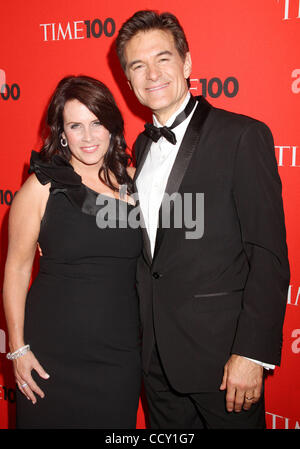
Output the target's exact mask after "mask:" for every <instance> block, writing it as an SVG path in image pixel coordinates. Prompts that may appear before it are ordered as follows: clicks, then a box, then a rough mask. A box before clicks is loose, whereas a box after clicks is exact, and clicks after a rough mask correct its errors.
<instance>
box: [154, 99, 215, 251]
mask: <svg viewBox="0 0 300 449" xmlns="http://www.w3.org/2000/svg"><path fill="white" fill-rule="evenodd" d="M197 100H198V102H199V104H198V105H197V108H196V110H195V112H194V114H193V117H192V119H191V121H190V123H189V126H188V128H187V130H186V133H185V135H184V138H183V140H182V142H181V145H180V148H179V150H178V154H177V157H176V159H175V162H174V165H173V167H172V170H171V173H170V176H169V179H168V182H167V186H166V190H165V194H167V195H172V194H173V193H176V192H178V190H179V187H180V184H181V182H182V180H183V177H184V175H185V172H186V170H187V167H188V165H189V163H190V160H191V157H192V155H193V153H194V151H195V148H196V147H197V144H198V142H199V140H200V137H201V134H202V128H203V124H204V122H205V120H206V118H207V116H208V114H209V111H210V109H211V105H210V104H209V103H208V102H207V101H206V100H205V99H204V98H203V97H199V98H197ZM163 204H164V200H163V201H162V204H161V206H160V210H159V219H158V226H159V224H161V223H162V222H163V221H162V219H163V217H162V213H163V210H168V208H164V207H163ZM173 204H174V203H173V201H172V202H171V205H170V212H169V213H170V214H171V212H172V209H173ZM167 222H168V221H167ZM146 233H147V232H146ZM164 235H165V232H164V229H163V228H162V227H160V226H159V227H158V228H157V234H156V241H155V250H154V256H153V260H154V259H155V258H156V257H157V254H158V252H159V249H160V247H161V244H162V241H163V237H164ZM148 240H149V239H148Z"/></svg>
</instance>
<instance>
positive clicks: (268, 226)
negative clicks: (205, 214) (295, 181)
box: [232, 121, 290, 365]
mask: <svg viewBox="0 0 300 449" xmlns="http://www.w3.org/2000/svg"><path fill="white" fill-rule="evenodd" d="M281 192H282V188H281V181H280V177H279V174H278V168H277V162H276V158H275V152H274V142H273V137H272V134H271V132H270V130H269V128H268V127H267V126H266V125H264V124H263V123H261V122H258V121H253V122H251V124H250V125H248V126H247V127H246V129H245V130H244V131H243V132H242V134H241V137H240V141H239V145H238V148H237V152H236V158H235V169H234V181H233V196H234V201H235V205H236V210H237V214H238V218H239V222H240V229H241V236H242V242H243V247H244V251H245V253H246V256H247V260H248V263H249V275H248V278H247V282H246V285H245V290H244V295H243V308H242V311H241V314H240V317H239V322H238V327H237V330H236V336H235V340H234V344H233V347H232V353H233V354H240V355H243V356H245V357H250V358H253V359H256V360H263V361H264V362H266V363H271V364H274V365H279V364H280V358H281V347H282V327H283V321H284V314H285V308H286V301H287V292H288V286H289V279H290V272H289V262H288V256H287V246H286V232H285V223H284V211H283V203H282V194H281Z"/></svg>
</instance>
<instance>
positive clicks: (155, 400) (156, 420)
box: [144, 347, 265, 429]
mask: <svg viewBox="0 0 300 449" xmlns="http://www.w3.org/2000/svg"><path fill="white" fill-rule="evenodd" d="M144 386H145V393H146V398H147V403H148V416H147V418H148V422H149V426H150V428H151V429H264V428H265V407H264V397H263V394H262V396H261V399H260V400H259V402H258V403H256V404H253V405H252V406H251V408H250V410H248V411H245V410H242V411H241V412H239V413H237V412H231V413H229V412H227V410H226V404H225V396H226V391H217V392H212V393H201V392H199V393H193V394H181V393H178V392H176V391H175V390H174V389H173V388H172V386H171V385H170V383H169V381H168V379H167V377H166V375H165V372H164V369H163V366H162V364H161V360H160V357H159V353H158V350H157V347H155V348H154V350H153V353H152V358H151V363H150V370H149V373H148V374H147V375H146V374H144Z"/></svg>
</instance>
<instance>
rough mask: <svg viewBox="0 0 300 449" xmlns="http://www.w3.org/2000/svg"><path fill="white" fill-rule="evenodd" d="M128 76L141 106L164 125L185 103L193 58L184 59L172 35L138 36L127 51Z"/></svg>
mask: <svg viewBox="0 0 300 449" xmlns="http://www.w3.org/2000/svg"><path fill="white" fill-rule="evenodd" d="M125 59H126V75H127V78H128V81H129V83H130V86H131V87H132V89H133V91H134V93H135V95H136V96H137V98H138V100H139V101H140V103H142V104H143V105H145V106H148V107H149V108H150V109H151V110H152V112H153V113H154V114H155V115H156V116H157V118H158V119H159V120H160V122H161V123H162V124H164V123H165V122H166V120H168V118H169V117H170V116H171V115H172V114H173V113H174V112H175V111H176V109H178V107H179V106H180V105H181V103H182V101H183V100H184V98H185V96H186V94H187V92H188V86H187V82H186V79H187V78H188V77H189V76H190V73H191V58H190V54H189V53H187V54H186V57H185V61H183V60H182V58H181V57H180V55H179V53H178V51H177V49H176V47H175V43H174V39H173V36H172V34H171V33H170V32H168V31H162V30H150V31H146V32H143V31H140V32H139V33H137V34H136V35H135V36H134V37H133V38H132V39H131V40H130V41H129V42H128V43H127V45H126V47H125Z"/></svg>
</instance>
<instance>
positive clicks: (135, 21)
mask: <svg viewBox="0 0 300 449" xmlns="http://www.w3.org/2000/svg"><path fill="white" fill-rule="evenodd" d="M150 30H162V31H168V32H170V33H171V34H172V36H173V38H174V43H175V47H176V49H177V51H178V53H179V55H180V57H181V58H182V60H183V61H184V60H185V56H186V53H187V52H188V51H189V46H188V43H187V40H186V37H185V34H184V31H183V28H182V27H181V25H180V23H179V21H178V19H177V18H176V17H175V16H174V15H173V14H171V13H169V12H164V13H162V14H158V13H157V12H155V11H150V10H144V11H138V12H136V13H135V14H134V15H133V16H132V17H130V18H129V19H128V20H127V21H126V22H125V23H123V25H122V27H121V28H120V31H119V34H118V37H117V40H116V46H117V54H118V58H119V61H120V64H121V66H122V68H123V70H124V72H126V59H125V55H124V52H125V46H126V44H127V43H128V42H129V41H130V39H132V38H133V37H134V36H135V35H136V34H137V33H139V32H140V31H144V32H146V31H150Z"/></svg>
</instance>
